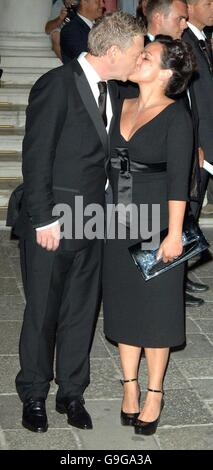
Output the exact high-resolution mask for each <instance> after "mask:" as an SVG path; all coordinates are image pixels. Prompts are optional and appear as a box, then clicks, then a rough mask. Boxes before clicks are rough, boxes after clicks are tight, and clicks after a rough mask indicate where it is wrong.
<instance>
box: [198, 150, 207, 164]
mask: <svg viewBox="0 0 213 470" xmlns="http://www.w3.org/2000/svg"><path fill="white" fill-rule="evenodd" d="M198 158H199V166H200V168H203V162H204V160H205V155H204V151H203V149H202V148H201V147H199V148H198Z"/></svg>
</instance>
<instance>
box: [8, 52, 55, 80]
mask: <svg viewBox="0 0 213 470" xmlns="http://www.w3.org/2000/svg"><path fill="white" fill-rule="evenodd" d="M60 65H62V64H61V61H60V60H59V59H57V57H31V56H29V57H27V56H26V57H17V56H9V57H4V56H1V67H2V68H3V71H4V72H3V78H4V74H5V72H6V71H7V70H8V69H12V70H17V71H20V69H23V70H26V69H27V70H28V69H29V70H31V71H33V70H36V69H38V70H43V69H44V70H47V69H48V70H49V69H53V68H55V67H59V66H60Z"/></svg>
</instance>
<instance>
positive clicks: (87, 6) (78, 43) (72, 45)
mask: <svg viewBox="0 0 213 470" xmlns="http://www.w3.org/2000/svg"><path fill="white" fill-rule="evenodd" d="M76 8H77V15H75V17H74V18H72V21H70V23H68V24H66V25H65V26H64V27H63V28H62V30H61V38H60V43H61V55H62V62H63V63H64V64H66V63H67V62H69V61H70V60H71V59H74V58H75V57H78V56H79V54H80V53H81V52H83V51H87V50H88V45H87V43H88V35H89V32H90V30H91V28H92V26H93V24H94V21H95V20H97V18H100V17H101V16H102V15H103V11H104V0H79V2H78V5H77V7H76Z"/></svg>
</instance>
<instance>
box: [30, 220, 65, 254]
mask: <svg viewBox="0 0 213 470" xmlns="http://www.w3.org/2000/svg"><path fill="white" fill-rule="evenodd" d="M36 241H37V243H38V245H41V246H42V248H46V250H48V251H56V250H57V248H58V247H59V243H60V224H59V222H58V223H57V224H56V225H54V226H53V227H50V228H44V229H43V230H38V231H36Z"/></svg>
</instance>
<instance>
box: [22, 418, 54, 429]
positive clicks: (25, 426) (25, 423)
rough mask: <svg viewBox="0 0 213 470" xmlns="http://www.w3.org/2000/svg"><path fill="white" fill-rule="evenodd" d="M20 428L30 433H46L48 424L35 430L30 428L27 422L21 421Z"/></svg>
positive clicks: (33, 427) (32, 427)
mask: <svg viewBox="0 0 213 470" xmlns="http://www.w3.org/2000/svg"><path fill="white" fill-rule="evenodd" d="M22 426H23V427H24V428H25V429H28V431H32V432H47V430H48V424H47V425H46V426H44V427H40V428H36V427H35V426H32V425H31V424H29V423H27V421H24V420H22Z"/></svg>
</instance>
